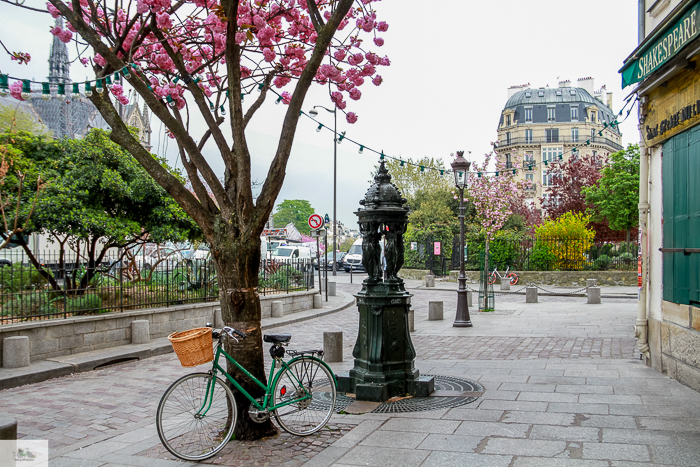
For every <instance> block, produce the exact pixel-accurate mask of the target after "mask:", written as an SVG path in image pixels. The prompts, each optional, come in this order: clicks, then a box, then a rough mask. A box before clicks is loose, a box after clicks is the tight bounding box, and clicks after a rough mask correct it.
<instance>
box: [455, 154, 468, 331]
mask: <svg viewBox="0 0 700 467" xmlns="http://www.w3.org/2000/svg"><path fill="white" fill-rule="evenodd" d="M451 165H452V172H453V173H454V176H455V186H456V187H457V189H458V190H459V279H457V281H458V282H459V285H458V287H457V313H456V314H455V321H454V323H452V326H454V327H456V328H468V327H471V326H472V320H471V318H470V317H469V303H467V302H468V300H467V276H466V274H464V188H465V187H466V186H467V183H468V181H469V167H470V166H471V162H469V161H467V160H466V159H464V151H457V158H456V159H455V161H454V162H453V163H452V164H451Z"/></svg>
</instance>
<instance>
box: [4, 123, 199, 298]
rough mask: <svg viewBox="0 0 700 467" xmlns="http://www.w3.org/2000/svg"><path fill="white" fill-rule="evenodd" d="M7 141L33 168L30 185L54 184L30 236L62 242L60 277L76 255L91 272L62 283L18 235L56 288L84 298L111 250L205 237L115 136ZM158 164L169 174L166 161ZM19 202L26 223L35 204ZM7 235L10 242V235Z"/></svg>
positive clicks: (96, 133)
mask: <svg viewBox="0 0 700 467" xmlns="http://www.w3.org/2000/svg"><path fill="white" fill-rule="evenodd" d="M0 143H2V144H6V145H9V146H11V148H12V149H13V150H14V151H15V153H16V154H17V155H18V161H20V163H23V164H26V165H29V166H30V167H32V168H33V170H34V171H33V172H30V175H29V176H28V177H27V181H26V183H27V185H28V186H30V187H31V188H32V189H33V190H35V189H36V185H37V179H39V180H40V179H41V178H43V179H47V180H51V183H48V184H47V185H46V187H45V188H44V190H43V193H42V197H41V198H40V199H39V200H38V202H37V205H36V210H35V212H34V215H33V216H32V217H31V219H29V221H28V226H27V228H26V229H25V232H24V233H25V234H27V233H31V232H43V233H47V234H48V235H49V236H50V237H51V238H53V240H54V241H55V242H57V243H58V244H59V246H60V250H59V257H58V258H56V260H57V267H58V269H59V271H65V268H66V267H67V265H66V261H67V257H66V253H67V252H69V251H70V250H72V251H73V253H74V254H75V255H76V256H77V259H78V260H79V261H80V262H81V263H83V264H85V265H86V266H87V267H86V269H85V272H84V273H83V274H82V275H77V274H78V270H77V269H76V270H74V274H73V275H72V276H70V275H66V277H67V280H66V281H65V283H64V284H63V285H61V283H59V282H58V281H57V280H56V279H55V277H54V275H53V274H52V273H51V272H50V271H49V270H48V269H46V268H45V267H44V264H42V263H44V262H45V261H46V259H44V261H42V260H41V259H40V258H38V257H37V255H36V254H35V253H37V252H33V251H32V250H31V249H30V248H29V245H27V244H26V242H25V241H24V238H23V237H21V236H20V237H18V239H17V243H18V244H19V245H20V246H21V247H22V248H23V250H24V253H25V254H26V256H27V257H28V258H29V261H30V262H31V263H32V265H33V266H34V267H35V268H36V269H37V271H39V272H40V273H41V274H42V276H44V278H45V279H46V280H47V281H48V283H49V285H50V286H51V287H52V288H53V289H54V290H61V289H62V288H65V289H66V291H70V292H69V293H71V294H75V293H84V292H85V290H86V289H87V287H88V285H89V283H90V281H91V279H92V278H93V277H94V276H95V274H96V273H97V266H98V265H99V264H100V263H101V262H102V261H103V260H104V258H105V256H106V255H107V254H108V251H109V250H110V248H122V254H126V251H128V249H129V247H132V246H134V245H137V244H142V243H145V242H155V243H161V242H165V241H173V242H181V241H185V240H188V239H189V240H193V239H196V238H198V237H199V236H201V231H200V230H199V227H198V226H197V225H196V224H195V223H194V222H193V221H192V219H191V218H190V217H189V216H188V215H187V214H186V213H185V212H184V211H183V210H182V208H180V207H179V206H178V205H177V203H176V202H175V201H174V200H173V199H172V197H171V196H169V195H168V194H167V193H166V192H165V190H164V189H163V188H162V187H161V186H160V185H158V184H157V183H156V182H155V181H154V180H153V179H152V178H151V177H150V176H149V175H148V174H147V173H146V171H145V170H144V169H143V168H142V167H141V166H140V165H139V164H138V163H137V162H136V161H135V160H134V159H133V158H132V157H131V156H130V155H129V153H128V152H126V151H124V150H123V149H122V148H121V147H119V146H118V145H117V144H115V143H114V142H112V141H111V140H110V139H109V133H108V132H105V131H103V130H97V129H93V130H91V131H90V132H89V133H88V134H87V135H86V137H85V138H84V139H82V140H68V139H65V140H53V139H50V138H47V137H45V136H34V135H30V134H28V133H19V134H4V135H1V136H0ZM154 160H157V161H158V162H159V163H160V164H163V167H166V168H167V165H166V164H165V161H164V160H163V159H156V158H154ZM173 176H177V173H174V172H173ZM39 183H42V182H40V181H39ZM20 200H21V201H22V204H23V205H24V206H25V207H24V209H22V210H21V214H20V219H26V218H27V217H28V216H29V215H30V214H31V208H30V206H31V203H29V202H28V200H26V199H24V198H23V197H20ZM1 235H2V236H3V239H7V234H1Z"/></svg>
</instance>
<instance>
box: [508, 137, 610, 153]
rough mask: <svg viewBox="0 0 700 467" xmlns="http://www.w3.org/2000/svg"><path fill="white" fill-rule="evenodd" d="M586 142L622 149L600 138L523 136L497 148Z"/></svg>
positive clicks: (511, 139) (509, 140)
mask: <svg viewBox="0 0 700 467" xmlns="http://www.w3.org/2000/svg"><path fill="white" fill-rule="evenodd" d="M586 141H589V142H590V143H591V144H604V145H606V146H609V147H611V148H612V149H613V150H614V151H620V150H622V149H623V147H622V145H621V144H620V143H617V142H615V141H613V140H611V139H609V138H604V137H602V136H588V137H586V136H579V137H578V138H572V137H566V136H557V137H555V136H549V137H547V136H537V137H532V138H528V137H525V136H518V137H511V138H510V139H505V140H504V141H501V142H499V144H498V146H499V147H506V146H515V145H518V144H586Z"/></svg>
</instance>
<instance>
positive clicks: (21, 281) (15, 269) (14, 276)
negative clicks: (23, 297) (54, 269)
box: [0, 264, 46, 293]
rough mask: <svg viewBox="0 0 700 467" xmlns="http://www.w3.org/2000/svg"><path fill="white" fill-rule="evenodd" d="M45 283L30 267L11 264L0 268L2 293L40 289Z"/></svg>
mask: <svg viewBox="0 0 700 467" xmlns="http://www.w3.org/2000/svg"><path fill="white" fill-rule="evenodd" d="M45 283H46V280H44V278H43V277H41V274H39V272H38V271H37V270H36V269H35V268H34V267H32V266H22V265H21V264H13V265H11V266H4V267H0V286H2V290H3V292H4V293H7V292H13V293H16V292H20V291H22V290H29V289H32V288H36V287H42V286H43V285H44V284H45Z"/></svg>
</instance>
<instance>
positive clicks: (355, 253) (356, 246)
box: [343, 237, 365, 272]
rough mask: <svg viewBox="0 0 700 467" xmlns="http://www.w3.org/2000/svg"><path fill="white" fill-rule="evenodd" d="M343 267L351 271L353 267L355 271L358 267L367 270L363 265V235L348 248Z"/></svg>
mask: <svg viewBox="0 0 700 467" xmlns="http://www.w3.org/2000/svg"><path fill="white" fill-rule="evenodd" d="M343 269H345V272H350V270H351V269H352V270H353V271H354V270H357V269H361V270H363V271H364V270H365V267H364V266H363V265H362V237H360V238H358V239H357V240H355V243H353V244H352V246H351V247H350V249H349V250H348V254H347V255H345V258H343Z"/></svg>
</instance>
